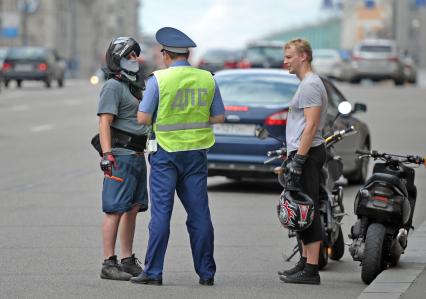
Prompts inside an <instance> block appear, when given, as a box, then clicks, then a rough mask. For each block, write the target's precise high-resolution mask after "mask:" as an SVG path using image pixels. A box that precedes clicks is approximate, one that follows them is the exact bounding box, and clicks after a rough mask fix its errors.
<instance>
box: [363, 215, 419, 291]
mask: <svg viewBox="0 0 426 299" xmlns="http://www.w3.org/2000/svg"><path fill="white" fill-rule="evenodd" d="M424 271H426V222H423V223H422V224H421V225H420V226H419V228H418V229H416V230H415V231H414V233H412V235H411V237H410V236H409V238H408V246H407V249H406V250H405V253H404V254H403V255H401V259H400V262H399V263H398V265H397V266H396V267H392V268H389V269H386V270H385V271H383V272H382V273H380V274H379V276H377V277H376V279H375V280H374V281H373V282H372V283H371V284H370V285H369V286H368V287H366V288H365V289H364V291H363V292H362V293H361V294H360V295H359V297H358V299H380V298H386V299H393V298H400V297H401V296H402V295H403V294H404V293H405V292H406V291H407V290H408V289H409V288H410V287H412V286H413V283H414V282H415V281H416V279H417V278H418V277H419V276H420V275H421V274H422V273H423V272H424Z"/></svg>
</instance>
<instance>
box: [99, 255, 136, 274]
mask: <svg viewBox="0 0 426 299" xmlns="http://www.w3.org/2000/svg"><path fill="white" fill-rule="evenodd" d="M131 277H132V275H131V274H129V273H126V272H124V271H123V270H121V268H120V266H119V265H118V262H117V256H116V255H113V256H111V257H110V258H108V259H106V260H104V262H103V263H102V270H101V278H102V279H112V280H130V278H131Z"/></svg>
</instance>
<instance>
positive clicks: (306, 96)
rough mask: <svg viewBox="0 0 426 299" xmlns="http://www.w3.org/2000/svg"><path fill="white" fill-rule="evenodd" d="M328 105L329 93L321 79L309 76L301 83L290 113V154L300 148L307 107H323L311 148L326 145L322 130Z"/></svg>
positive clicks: (288, 139)
mask: <svg viewBox="0 0 426 299" xmlns="http://www.w3.org/2000/svg"><path fill="white" fill-rule="evenodd" d="M327 103H328V99H327V92H326V90H325V87H324V84H323V83H322V81H321V78H320V77H319V76H318V75H317V74H314V73H309V74H307V75H306V76H305V78H304V79H303V80H302V82H300V84H299V87H298V88H297V90H296V93H295V94H294V96H293V99H292V100H291V103H290V107H289V111H288V116H287V126H286V142H287V151H288V152H289V153H290V152H292V151H295V150H297V149H298V148H299V145H300V139H301V137H302V133H303V130H304V129H305V125H306V121H305V115H304V111H303V109H304V108H307V107H318V106H319V107H321V121H320V125H319V127H318V131H317V133H316V134H315V136H314V139H313V140H312V145H311V147H315V146H318V145H321V144H322V143H324V139H323V137H322V130H323V128H324V125H325V120H326V117H327Z"/></svg>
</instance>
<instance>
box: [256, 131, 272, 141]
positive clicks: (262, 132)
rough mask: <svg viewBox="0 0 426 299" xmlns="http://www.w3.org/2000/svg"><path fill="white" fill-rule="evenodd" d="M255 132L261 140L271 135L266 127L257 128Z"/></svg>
mask: <svg viewBox="0 0 426 299" xmlns="http://www.w3.org/2000/svg"><path fill="white" fill-rule="evenodd" d="M255 134H256V137H257V138H259V139H261V140H264V139H266V138H268V137H269V133H268V131H267V130H266V129H265V128H257V129H256V132H255Z"/></svg>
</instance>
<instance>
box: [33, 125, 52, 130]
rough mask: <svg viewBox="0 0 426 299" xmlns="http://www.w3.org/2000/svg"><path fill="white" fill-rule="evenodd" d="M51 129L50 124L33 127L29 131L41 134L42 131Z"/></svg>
mask: <svg viewBox="0 0 426 299" xmlns="http://www.w3.org/2000/svg"><path fill="white" fill-rule="evenodd" d="M52 129H53V126H52V125H50V124H45V125H40V126H35V127H32V128H31V131H33V132H43V131H50V130H52Z"/></svg>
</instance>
